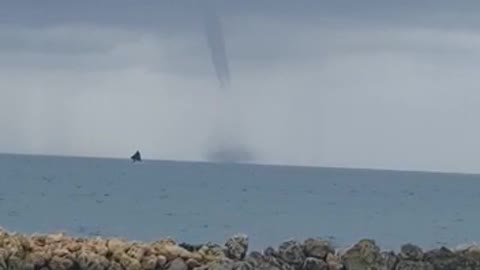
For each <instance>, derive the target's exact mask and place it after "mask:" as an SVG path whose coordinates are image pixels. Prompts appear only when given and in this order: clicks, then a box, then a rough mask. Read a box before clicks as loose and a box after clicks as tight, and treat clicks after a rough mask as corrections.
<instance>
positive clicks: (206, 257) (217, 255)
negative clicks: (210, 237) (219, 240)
mask: <svg viewBox="0 0 480 270" xmlns="http://www.w3.org/2000/svg"><path fill="white" fill-rule="evenodd" d="M190 254H195V255H197V256H200V258H199V260H200V261H202V262H207V263H208V262H215V261H221V260H224V259H225V252H224V250H223V248H222V247H221V246H219V245H216V244H211V243H207V244H205V245H203V246H202V247H201V248H200V249H199V250H198V251H197V253H190ZM191 258H194V259H197V258H195V257H194V256H191Z"/></svg>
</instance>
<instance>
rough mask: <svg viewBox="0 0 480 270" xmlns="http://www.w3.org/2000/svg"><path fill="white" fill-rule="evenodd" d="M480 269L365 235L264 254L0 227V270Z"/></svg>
mask: <svg viewBox="0 0 480 270" xmlns="http://www.w3.org/2000/svg"><path fill="white" fill-rule="evenodd" d="M160 269H165V270H255V269H261V270H341V269H345V270H474V269H479V270H480V247H479V246H470V247H466V248H463V249H460V250H450V249H448V248H446V247H439V248H438V249H434V250H429V251H423V250H422V249H421V248H419V247H417V246H415V245H412V244H406V245H404V246H402V247H401V250H400V252H398V253H395V252H393V251H382V250H380V248H379V247H378V246H377V245H376V243H375V241H374V240H368V239H364V240H361V241H359V242H358V243H356V244H355V245H353V246H351V247H350V248H347V249H345V250H335V249H334V248H333V246H332V244H331V243H330V242H329V241H328V240H323V239H314V238H310V239H306V240H305V241H302V242H299V241H294V240H290V241H286V242H284V243H282V244H280V246H279V247H278V248H272V247H269V248H266V249H265V250H264V251H263V252H257V251H251V252H249V251H248V237H247V236H246V235H243V234H238V235H235V236H233V237H231V238H229V239H228V240H227V241H226V243H225V244H224V245H218V244H213V243H205V244H202V245H190V244H186V243H177V242H175V241H174V240H172V239H163V240H158V241H154V242H151V243H142V242H133V241H127V240H123V239H104V238H99V237H97V238H74V237H69V236H66V235H64V234H49V235H36V234H33V235H24V234H18V233H9V232H7V231H4V230H0V270H160Z"/></svg>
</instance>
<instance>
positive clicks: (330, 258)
mask: <svg viewBox="0 0 480 270" xmlns="http://www.w3.org/2000/svg"><path fill="white" fill-rule="evenodd" d="M325 261H326V262H327V264H328V270H341V269H343V264H342V262H341V260H340V258H339V257H338V256H337V255H334V254H333V253H329V254H328V255H327V258H325Z"/></svg>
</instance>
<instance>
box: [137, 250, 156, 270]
mask: <svg viewBox="0 0 480 270" xmlns="http://www.w3.org/2000/svg"><path fill="white" fill-rule="evenodd" d="M140 264H141V265H142V269H143V270H155V268H157V265H158V258H157V256H155V255H153V254H152V255H148V256H145V257H143V258H142V260H141V261H140Z"/></svg>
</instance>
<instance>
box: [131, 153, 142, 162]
mask: <svg viewBox="0 0 480 270" xmlns="http://www.w3.org/2000/svg"><path fill="white" fill-rule="evenodd" d="M130 158H131V159H132V161H133V162H136V161H138V162H140V161H142V156H141V155H140V152H139V151H137V152H135V154H133V156H131V157H130Z"/></svg>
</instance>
